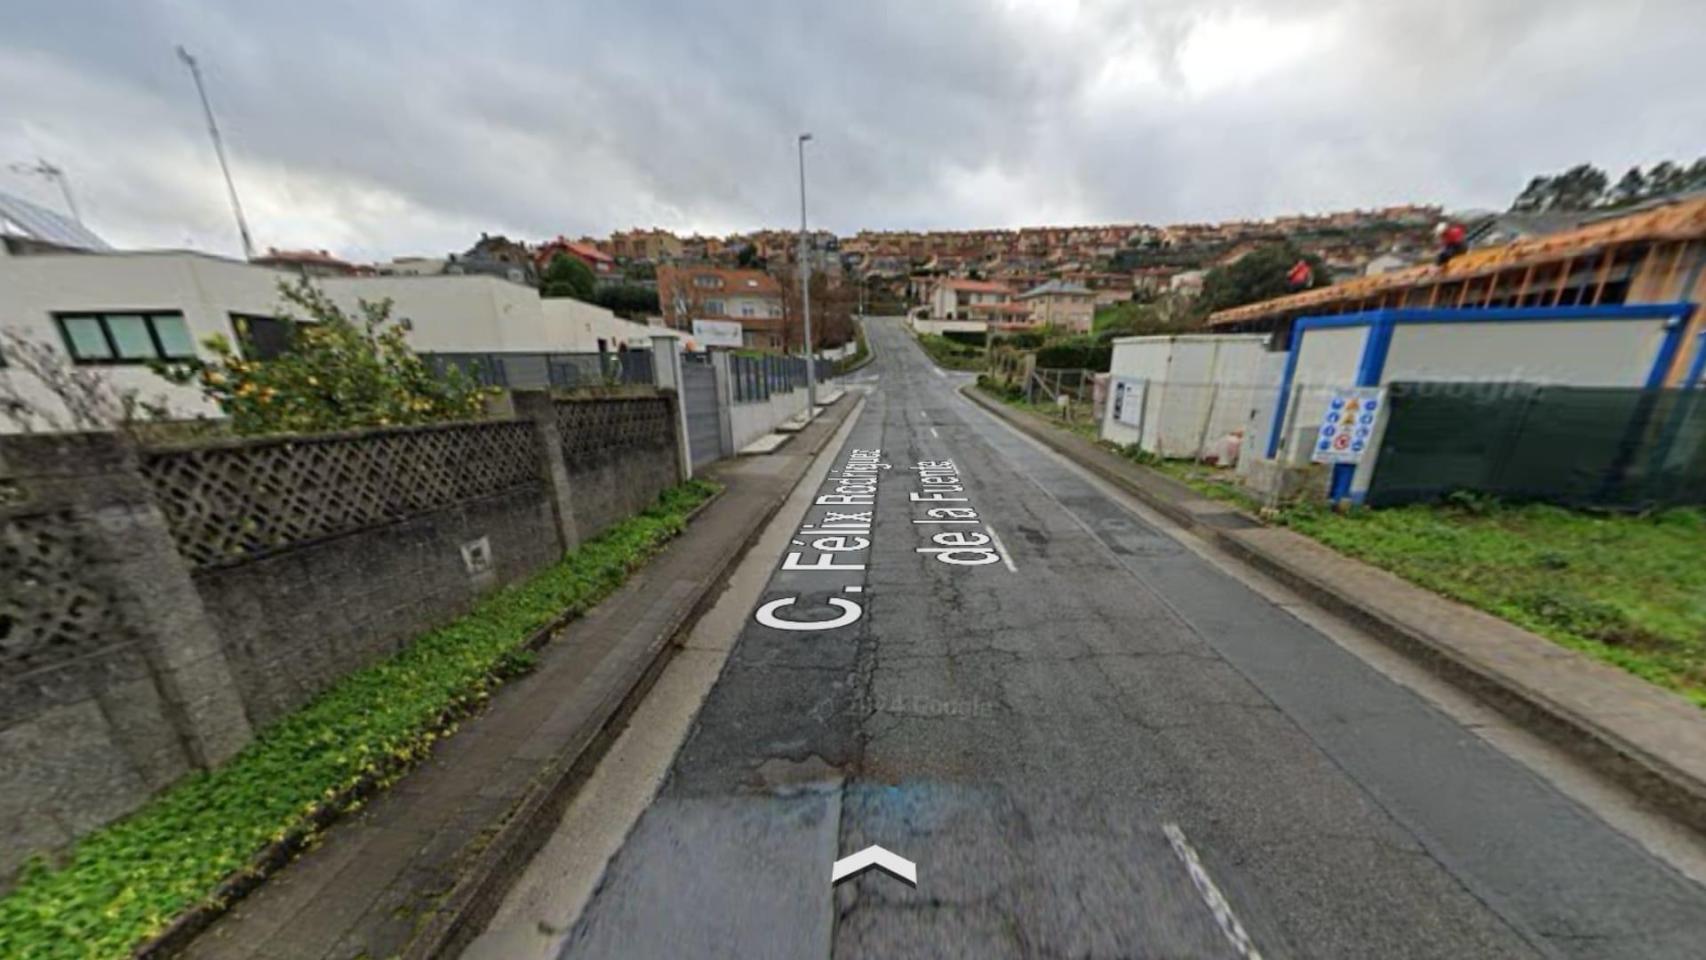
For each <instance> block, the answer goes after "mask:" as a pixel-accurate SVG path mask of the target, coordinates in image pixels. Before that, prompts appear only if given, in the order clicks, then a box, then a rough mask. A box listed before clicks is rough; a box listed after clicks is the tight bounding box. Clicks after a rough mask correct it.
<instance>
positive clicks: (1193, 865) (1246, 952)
mask: <svg viewBox="0 0 1706 960" xmlns="http://www.w3.org/2000/svg"><path fill="white" fill-rule="evenodd" d="M1161 832H1162V833H1164V834H1166V835H1167V842H1168V843H1169V844H1170V845H1172V847H1173V853H1174V854H1175V855H1176V856H1178V858H1179V861H1180V862H1181V863H1183V864H1184V865H1185V872H1187V873H1189V874H1190V875H1191V885H1192V886H1194V887H1196V888H1197V895H1198V896H1200V897H1202V900H1203V903H1205V904H1207V905H1208V909H1209V912H1210V913H1212V914H1214V922H1215V923H1216V924H1217V925H1218V926H1219V927H1220V932H1221V933H1224V934H1226V939H1227V940H1228V941H1230V942H1231V944H1232V949H1234V950H1236V951H1238V955H1239V956H1240V957H1243V958H1244V960H1262V952H1261V951H1260V950H1257V949H1256V945H1255V944H1253V943H1251V942H1250V934H1248V933H1246V932H1245V930H1244V925H1243V924H1242V923H1239V922H1238V915H1237V914H1235V913H1233V912H1232V905H1231V904H1229V903H1227V902H1226V897H1225V896H1224V895H1222V894H1221V892H1220V888H1219V887H1217V886H1215V885H1214V878H1212V877H1210V876H1209V875H1208V870H1206V869H1204V867H1203V865H1202V858H1201V857H1198V856H1197V851H1196V848H1195V847H1192V846H1191V842H1190V841H1189V840H1186V839H1185V831H1183V830H1180V829H1179V825H1178V824H1176V823H1164V824H1162V825H1161Z"/></svg>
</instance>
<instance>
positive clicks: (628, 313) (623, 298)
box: [592, 283, 663, 318]
mask: <svg viewBox="0 0 1706 960" xmlns="http://www.w3.org/2000/svg"><path fill="white" fill-rule="evenodd" d="M592 302H593V303H596V304H598V305H599V306H601V307H603V308H604V309H606V310H609V311H610V312H612V313H615V314H619V315H621V316H624V317H629V318H635V317H646V316H656V315H658V314H660V313H662V312H663V311H662V310H661V309H660V307H659V305H658V292H657V290H656V289H654V288H652V287H645V286H641V285H639V284H637V283H614V284H608V285H606V286H602V287H599V288H598V290H597V291H595V292H594V293H593V298H592Z"/></svg>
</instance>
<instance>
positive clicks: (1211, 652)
mask: <svg viewBox="0 0 1706 960" xmlns="http://www.w3.org/2000/svg"><path fill="white" fill-rule="evenodd" d="M868 329H869V337H870V340H871V344H872V348H873V351H874V353H875V355H876V360H875V365H874V367H873V369H874V371H875V373H876V378H875V387H874V389H873V390H872V392H871V393H870V395H869V398H868V400H867V403H866V405H865V407H864V410H863V412H862V414H861V415H860V417H859V419H858V420H857V422H856V423H855V424H853V426H852V428H851V431H850V433H849V435H848V438H847V441H846V443H845V444H844V446H842V447H841V449H839V450H831V451H829V452H827V453H826V455H828V456H832V457H833V458H834V459H833V462H832V466H831V468H830V470H829V474H828V476H826V477H825V479H824V481H823V483H822V485H821V486H820V487H819V489H818V491H817V498H816V500H815V502H814V503H813V505H812V506H811V507H810V508H809V509H808V510H807V512H806V515H805V519H804V520H803V522H802V523H801V524H800V527H799V529H798V531H797V532H796V534H795V535H794V536H793V537H792V538H791V539H790V540H789V541H788V544H787V546H786V547H785V548H784V550H783V552H782V554H781V555H780V556H776V557H774V562H775V563H776V569H775V571H774V573H773V575H772V577H771V579H770V581H769V582H768V584H767V585H766V587H765V590H764V593H763V596H762V597H761V600H760V603H759V605H758V607H757V609H756V610H754V611H753V614H752V616H750V617H748V619H747V621H746V625H745V626H744V628H743V629H742V631H741V633H740V636H739V638H738V642H737V643H736V645H735V647H734V649H733V652H732V654H731V655H730V657H729V659H728V661H727V663H726V665H725V667H724V669H723V672H722V674H721V677H720V679H719V680H718V681H717V682H716V684H715V686H714V687H713V688H712V690H711V692H710V694H709V696H708V697H707V699H706V700H705V702H704V705H703V708H702V710H701V712H700V713H699V716H698V719H697V722H696V724H695V725H694V727H693V729H692V731H691V733H690V734H689V736H688V737H687V739H686V741H685V743H684V745H683V746H682V748H681V749H680V751H679V752H678V753H677V754H676V755H675V757H674V760H673V763H672V765H671V766H670V769H669V774H668V777H667V779H666V780H665V781H664V785H663V787H662V789H661V790H660V791H659V793H658V795H657V796H656V798H655V799H654V800H653V802H652V803H651V804H650V806H649V807H648V808H647V809H646V810H645V812H644V813H643V814H642V815H641V816H640V817H639V820H638V822H637V824H635V826H634V829H633V831H632V832H631V833H630V834H629V835H628V837H627V840H626V842H625V843H624V845H623V846H622V849H621V850H620V852H619V853H618V854H617V855H616V856H615V858H614V859H612V861H611V862H610V863H609V865H608V866H607V868H606V872H605V874H604V877H603V880H602V882H601V883H600V885H599V887H598V889H597V890H596V891H595V893H594V895H593V897H592V899H591V901H590V903H589V904H588V906H587V908H586V910H585V911H584V912H583V913H582V915H581V917H580V920H579V922H578V923H577V924H576V925H575V927H574V928H573V930H572V933H571V934H570V935H569V939H568V940H567V942H566V944H565V945H564V947H563V955H564V956H567V957H576V958H580V957H611V958H616V957H701V956H704V957H710V956H720V957H744V958H756V957H778V958H800V957H825V956H834V957H839V958H855V957H857V958H897V957H921V958H922V957H976V958H998V957H1169V958H1177V957H1238V956H1244V957H1255V956H1261V957H1310V958H1314V957H1345V958H1368V957H1442V958H1467V957H1530V956H1532V957H1569V958H1575V957H1580V958H1590V957H1591V958H1621V957H1629V958H1634V957H1641V958H1664V957H1677V958H1682V957H1697V956H1699V955H1700V953H1699V951H1700V945H1701V944H1702V943H1706V892H1703V891H1702V890H1701V888H1699V887H1698V886H1696V885H1694V884H1693V883H1692V882H1690V881H1689V880H1687V879H1686V878H1684V877H1683V876H1682V875H1681V874H1679V873H1678V872H1676V871H1674V870H1673V869H1671V868H1670V867H1669V866H1667V865H1666V864H1665V863H1663V862H1661V861H1660V860H1658V859H1656V858H1654V857H1653V856H1651V855H1650V854H1648V853H1647V852H1646V851H1645V850H1644V849H1643V848H1642V847H1641V846H1640V845H1638V844H1636V843H1635V842H1634V841H1632V840H1630V839H1628V838H1626V837H1625V836H1623V835H1622V834H1620V833H1618V832H1616V831H1615V830H1613V829H1612V828H1611V827H1609V826H1607V825H1606V824H1605V823H1604V822H1602V821H1601V820H1599V819H1597V818H1596V817H1595V816H1594V815H1593V814H1592V813H1590V812H1589V811H1588V810H1587V809H1586V808H1584V807H1582V806H1581V805H1579V804H1577V803H1576V802H1574V801H1573V800H1571V799H1569V798H1568V797H1566V796H1564V795H1563V794H1561V793H1560V792H1559V791H1558V790H1557V789H1555V788H1554V787H1553V786H1551V785H1550V784H1549V783H1548V782H1547V781H1546V780H1545V779H1543V778H1541V777H1539V776H1536V775H1535V773H1533V772H1531V771H1530V770H1529V769H1528V768H1527V767H1525V766H1523V765H1522V764H1520V763H1518V762H1517V761H1515V760H1513V759H1511V758H1510V757H1507V756H1506V755H1505V754H1503V753H1501V752H1499V751H1498V750H1497V749H1495V748H1494V747H1493V746H1491V745H1490V744H1489V743H1488V742H1487V741H1486V740H1484V739H1482V738H1481V737H1478V736H1476V735H1475V734H1474V733H1473V732H1472V731H1469V730H1467V729H1465V728H1464V727H1463V726H1461V725H1459V724H1458V723H1457V722H1456V721H1454V720H1452V719H1451V718H1450V717H1448V716H1447V715H1446V714H1445V713H1444V712H1442V711H1440V710H1438V709H1436V708H1435V707H1434V706H1432V705H1431V704H1430V703H1428V702H1426V701H1424V700H1423V699H1421V698H1420V697H1419V696H1418V695H1417V694H1415V693H1413V692H1411V691H1410V690H1408V689H1406V688H1405V687H1402V686H1400V685H1398V684H1397V683H1395V682H1393V681H1392V680H1390V679H1388V678H1387V677H1386V676H1385V675H1383V674H1381V673H1379V672H1377V671H1376V670H1375V669H1373V668H1372V667H1370V666H1368V665H1367V664H1365V663H1364V662H1363V661H1362V660H1360V659H1358V658H1357V657H1356V656H1355V655H1353V654H1351V653H1350V652H1347V650H1346V649H1344V648H1342V647H1341V646H1339V645H1337V644H1335V643H1334V642H1333V641H1332V640H1330V639H1328V638H1326V637H1325V636H1323V635H1321V634H1320V633H1317V632H1316V631H1315V630H1313V629H1312V628H1310V627H1309V626H1306V625H1305V624H1304V623H1303V622H1302V621H1300V620H1298V619H1297V618H1295V617H1293V616H1292V615H1291V614H1290V613H1288V612H1286V611H1285V610H1283V609H1281V608H1280V607H1278V606H1276V605H1275V604H1273V603H1271V602H1270V601H1268V600H1266V599H1264V598H1263V597H1262V596H1261V595H1259V594H1257V593H1256V592H1254V591H1253V590H1252V589H1250V588H1249V587H1247V586H1245V585H1244V584H1243V583H1242V582H1240V581H1239V580H1237V579H1235V578H1233V577H1231V576H1229V575H1228V574H1226V573H1224V572H1222V571H1221V570H1219V569H1218V568H1217V567H1215V566H1214V565H1212V564H1211V563H1209V562H1208V561H1206V560H1205V559H1203V558H1202V557H1201V556H1199V555H1198V554H1197V553H1195V552H1193V551H1192V550H1190V549H1188V548H1187V547H1186V546H1185V545H1184V544H1182V543H1181V542H1179V541H1178V540H1176V539H1174V538H1173V537H1172V536H1170V535H1169V534H1168V533H1167V532H1166V531H1164V530H1162V529H1160V528H1157V527H1155V526H1153V525H1151V524H1149V523H1147V522H1145V521H1144V520H1143V519H1142V518H1140V517H1139V516H1138V515H1136V514H1135V513H1133V512H1131V511H1129V510H1128V509H1126V507H1124V506H1123V505H1122V504H1120V503H1119V502H1116V501H1115V500H1114V499H1112V498H1111V497H1110V496H1108V495H1106V494H1104V493H1103V492H1101V490H1100V489H1099V488H1098V487H1097V486H1095V485H1094V484H1092V483H1091V482H1089V481H1088V480H1087V479H1086V478H1085V477H1083V476H1082V475H1081V474H1080V473H1078V471H1077V470H1076V469H1075V468H1073V467H1070V466H1068V465H1066V464H1065V463H1063V462H1061V461H1059V460H1057V459H1055V458H1054V457H1053V456H1051V455H1049V454H1047V453H1044V452H1043V451H1042V450H1041V449H1040V448H1038V447H1036V446H1035V445H1034V444H1032V443H1031V442H1029V441H1027V440H1025V439H1023V438H1021V437H1020V436H1019V435H1018V434H1016V433H1014V432H1013V431H1011V430H1010V429H1008V428H1007V427H1005V426H1004V425H1002V424H1001V423H1000V422H999V421H997V420H995V419H993V418H991V417H990V416H988V415H987V414H985V413H984V412H982V411H980V410H978V409H977V408H976V407H974V406H973V405H971V404H970V403H969V402H967V401H966V400H965V399H964V398H963V397H960V396H959V395H958V394H957V393H956V387H957V386H958V385H959V384H961V383H963V382H964V379H965V378H963V377H954V376H951V375H946V374H943V373H942V372H940V371H938V370H937V369H936V368H934V367H933V366H932V365H931V364H930V363H929V361H928V360H927V359H926V358H925V357H924V356H923V354H922V353H921V352H920V351H919V350H918V348H917V347H916V346H915V345H914V344H913V343H912V342H911V340H910V338H909V337H908V336H907V334H906V333H905V331H904V330H903V329H902V328H901V327H900V326H899V325H898V324H897V323H896V322H894V321H873V322H871V323H870V324H869V328H868ZM870 844H880V845H882V846H883V847H885V848H886V849H888V850H890V851H893V852H894V853H896V854H899V855H900V856H902V857H905V858H907V859H909V860H911V861H913V862H915V863H916V864H917V871H918V882H917V886H916V887H915V888H914V887H912V886H909V885H907V884H904V883H901V882H899V881H897V880H895V879H894V878H892V877H890V876H887V875H885V874H882V873H880V872H878V871H872V872H868V873H865V874H864V875H862V876H859V877H857V878H855V879H852V880H848V881H846V882H844V883H842V884H841V885H839V886H838V887H833V888H832V887H831V884H830V870H831V864H832V863H833V862H834V861H835V860H836V859H838V858H840V857H844V856H847V855H849V854H852V853H854V852H857V851H859V850H862V849H864V848H865V847H867V846H868V845H870Z"/></svg>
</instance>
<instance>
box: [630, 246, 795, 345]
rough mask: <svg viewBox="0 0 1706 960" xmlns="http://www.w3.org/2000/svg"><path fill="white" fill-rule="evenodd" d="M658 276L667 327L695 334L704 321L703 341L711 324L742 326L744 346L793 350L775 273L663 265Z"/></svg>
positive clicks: (659, 302) (659, 299) (701, 335)
mask: <svg viewBox="0 0 1706 960" xmlns="http://www.w3.org/2000/svg"><path fill="white" fill-rule="evenodd" d="M657 275H658V305H659V307H660V308H661V309H662V311H663V318H664V323H665V324H666V325H668V326H670V327H673V328H675V329H677V330H681V331H685V332H688V333H689V334H691V333H693V331H694V326H693V325H694V321H700V323H701V327H700V331H701V334H700V338H701V339H703V331H704V330H705V329H706V327H705V324H706V323H711V324H728V323H738V324H740V330H741V345H742V346H746V347H753V348H756V349H761V350H783V349H786V348H787V328H786V322H785V319H784V316H783V309H782V286H781V284H779V283H777V281H776V278H775V277H772V276H771V275H770V274H768V273H765V272H764V271H762V270H742V269H733V268H728V267H712V266H688V265H683V264H667V263H666V264H661V265H659V267H658V270H657ZM700 345H703V344H700Z"/></svg>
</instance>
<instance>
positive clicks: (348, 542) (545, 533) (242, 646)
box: [195, 483, 656, 728]
mask: <svg viewBox="0 0 1706 960" xmlns="http://www.w3.org/2000/svg"><path fill="white" fill-rule="evenodd" d="M652 496H653V498H655V497H656V492H655V491H654V492H653V494H652ZM551 533H552V518H551V501H550V493H549V491H548V490H547V489H546V488H545V485H544V484H543V483H541V484H536V485H534V486H533V487H531V488H524V489H517V490H512V491H507V492H505V493H502V494H498V495H496V496H492V497H485V498H482V499H479V500H473V501H470V502H467V503H459V504H455V505H452V506H449V507H445V508H443V509H440V510H434V511H431V512H429V513H425V514H422V515H419V516H415V517H410V518H409V519H407V520H404V521H402V522H400V523H395V524H386V525H381V526H377V527H372V528H369V529H367V530H363V531H360V532H358V533H354V534H351V535H348V536H341V537H333V538H330V539H327V540H324V541H321V542H317V543H311V544H308V545H306V546H303V547H300V548H297V549H293V550H289V551H286V552H284V553H279V554H274V555H272V556H267V557H263V558H261V559H259V560H255V561H253V562H251V563H244V564H238V565H235V566H230V567H217V568H214V569H211V570H204V571H198V572H197V573H196V574H195V585H196V590H197V592H199V593H200V594H201V598H202V603H203V605H204V606H205V607H206V609H207V614H208V617H209V618H210V619H211V620H212V621H213V625H214V628H215V630H217V631H218V633H219V635H220V636H221V637H222V638H224V641H225V642H224V650H225V658H226V662H227V663H228V664H229V665H230V668H231V672H232V675H233V676H234V677H235V679H236V682H237V687H238V690H239V691H240V693H241V696H242V700H243V704H244V707H245V709H246V712H247V714H248V717H249V722H250V723H251V724H253V725H254V726H255V727H257V728H259V727H264V726H266V725H268V724H270V723H272V722H273V721H275V720H277V719H279V718H280V717H282V716H284V715H285V714H288V713H290V712H291V711H293V710H295V709H297V708H299V707H301V706H302V705H304V704H306V703H307V702H308V701H309V700H311V699H313V698H314V696H315V695H316V694H318V693H320V692H322V691H324V690H325V689H326V688H327V687H329V686H330V685H331V684H333V683H335V682H336V681H337V680H338V678H340V677H343V676H345V675H346V674H349V673H352V672H354V671H356V670H359V669H361V668H362V667H365V666H369V665H371V664H373V663H375V662H377V661H379V660H381V659H383V658H385V657H387V656H389V655H391V654H393V653H396V652H397V651H399V650H401V649H402V648H403V647H404V646H406V645H407V644H408V642H409V641H410V640H412V639H413V638H414V637H416V636H418V635H419V634H421V633H423V632H425V631H427V630H429V629H431V628H432V627H434V626H436V625H438V624H441V623H445V622H447V621H449V620H451V619H453V618H454V617H456V616H457V615H459V614H461V613H465V612H466V611H467V610H468V609H469V607H471V606H472V605H473V603H474V601H475V600H477V599H479V597H480V596H481V595H483V594H485V593H487V592H489V591H490V590H492V589H494V588H496V587H499V586H502V585H505V584H509V583H513V582H515V581H517V580H520V579H522V578H524V577H526V576H527V575H529V574H531V573H533V572H535V571H537V570H541V569H544V568H545V567H546V566H548V565H549V564H550V563H552V562H553V561H555V560H556V559H557V558H558V557H559V556H561V555H562V545H561V544H560V543H559V542H558V539H557V538H556V537H555V536H552V535H551ZM481 540H484V541H485V543H486V545H487V547H488V548H489V551H490V557H491V565H490V566H489V567H485V568H480V569H477V570H470V569H469V568H468V565H467V564H465V563H464V562H463V557H462V548H463V546H464V545H466V544H471V543H474V542H476V541H481Z"/></svg>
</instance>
